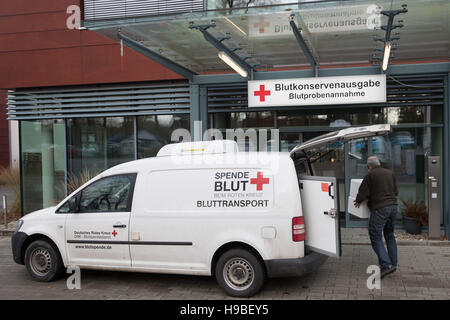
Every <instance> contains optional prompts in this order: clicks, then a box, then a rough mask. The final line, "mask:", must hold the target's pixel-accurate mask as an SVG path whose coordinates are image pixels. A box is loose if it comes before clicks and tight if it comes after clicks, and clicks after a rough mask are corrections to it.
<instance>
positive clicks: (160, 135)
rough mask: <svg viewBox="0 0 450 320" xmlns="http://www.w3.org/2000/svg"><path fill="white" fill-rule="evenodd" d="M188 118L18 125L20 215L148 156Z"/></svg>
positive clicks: (169, 141) (54, 121)
mask: <svg viewBox="0 0 450 320" xmlns="http://www.w3.org/2000/svg"><path fill="white" fill-rule="evenodd" d="M189 121H190V116H189V114H176V115H152V116H138V117H106V118H105V117H102V118H75V119H67V120H62V119H60V120H35V121H21V122H20V135H21V162H22V208H23V214H27V213H30V212H32V211H36V210H39V209H42V208H46V207H49V206H53V205H56V204H57V203H59V201H61V200H62V199H63V198H64V197H65V196H66V194H67V191H69V192H70V191H72V190H74V189H76V188H77V187H78V186H80V185H81V184H82V183H84V182H86V181H87V180H88V179H89V178H92V177H94V176H95V175H96V174H98V173H100V172H102V171H104V170H106V169H108V168H111V167H113V166H115V165H118V164H120V163H124V162H127V161H131V160H135V159H138V158H146V157H153V156H155V155H156V153H157V152H158V151H159V149H160V148H161V147H162V146H164V145H165V144H168V143H171V142H172V141H171V135H172V132H173V131H174V130H175V129H177V128H184V129H187V130H189V126H190V122H189Z"/></svg>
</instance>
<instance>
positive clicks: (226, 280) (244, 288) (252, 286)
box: [215, 249, 265, 298]
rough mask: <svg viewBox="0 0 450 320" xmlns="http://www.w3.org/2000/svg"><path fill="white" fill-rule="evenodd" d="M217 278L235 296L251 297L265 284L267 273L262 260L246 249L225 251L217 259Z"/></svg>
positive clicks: (229, 293) (227, 291) (228, 292)
mask: <svg viewBox="0 0 450 320" xmlns="http://www.w3.org/2000/svg"><path fill="white" fill-rule="evenodd" d="M215 273H216V279H217V282H218V283H219V285H220V286H221V287H222V289H224V290H225V291H226V293H227V294H228V295H230V296H233V297H240V298H244V297H251V296H253V295H254V294H256V293H257V292H258V291H259V290H261V288H262V287H263V285H264V282H265V273H264V267H263V265H262V263H261V262H260V260H259V259H258V258H257V257H256V256H255V255H254V254H252V253H250V252H249V251H247V250H244V249H232V250H229V251H227V252H225V253H224V254H223V255H222V256H221V257H220V258H219V260H218V261H217V266H216V270H215Z"/></svg>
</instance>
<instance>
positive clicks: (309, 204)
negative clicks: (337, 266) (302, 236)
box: [299, 176, 341, 257]
mask: <svg viewBox="0 0 450 320" xmlns="http://www.w3.org/2000/svg"><path fill="white" fill-rule="evenodd" d="M299 182H300V196H301V200H302V209H303V216H304V218H305V232H306V241H305V244H306V246H307V247H308V248H310V249H311V250H313V251H317V252H320V253H323V254H326V255H328V256H331V257H339V256H340V255H341V239H340V228H339V208H338V199H339V197H338V194H337V190H338V188H337V183H336V178H332V177H314V176H304V177H301V178H300V180H299Z"/></svg>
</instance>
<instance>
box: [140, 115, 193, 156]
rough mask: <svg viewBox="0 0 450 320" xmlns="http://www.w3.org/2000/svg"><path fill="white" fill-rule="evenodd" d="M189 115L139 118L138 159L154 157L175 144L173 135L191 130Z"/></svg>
mask: <svg viewBox="0 0 450 320" xmlns="http://www.w3.org/2000/svg"><path fill="white" fill-rule="evenodd" d="M189 119H190V118H189V115H188V114H183V115H179V114H176V115H152V116H140V117H137V143H138V146H137V156H138V159H141V158H148V157H154V156H156V154H157V153H158V151H159V149H161V148H162V147H163V146H164V145H166V144H169V143H173V142H175V141H172V140H171V138H172V133H173V131H174V130H176V129H179V128H182V129H186V130H189V128H190V123H189V121H190V120H189Z"/></svg>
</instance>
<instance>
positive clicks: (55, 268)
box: [25, 240, 64, 282]
mask: <svg viewBox="0 0 450 320" xmlns="http://www.w3.org/2000/svg"><path fill="white" fill-rule="evenodd" d="M25 266H26V268H27V270H28V273H29V274H30V275H31V277H32V278H33V279H34V280H37V281H43V282H48V281H51V280H53V279H55V278H57V277H58V276H60V275H61V274H62V272H63V271H64V265H63V263H62V261H61V258H60V256H59V252H58V250H57V249H56V248H55V247H54V246H53V245H52V244H50V243H49V242H47V241H45V240H37V241H35V242H33V243H31V244H30V245H29V246H28V248H27V249H26V251H25Z"/></svg>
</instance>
